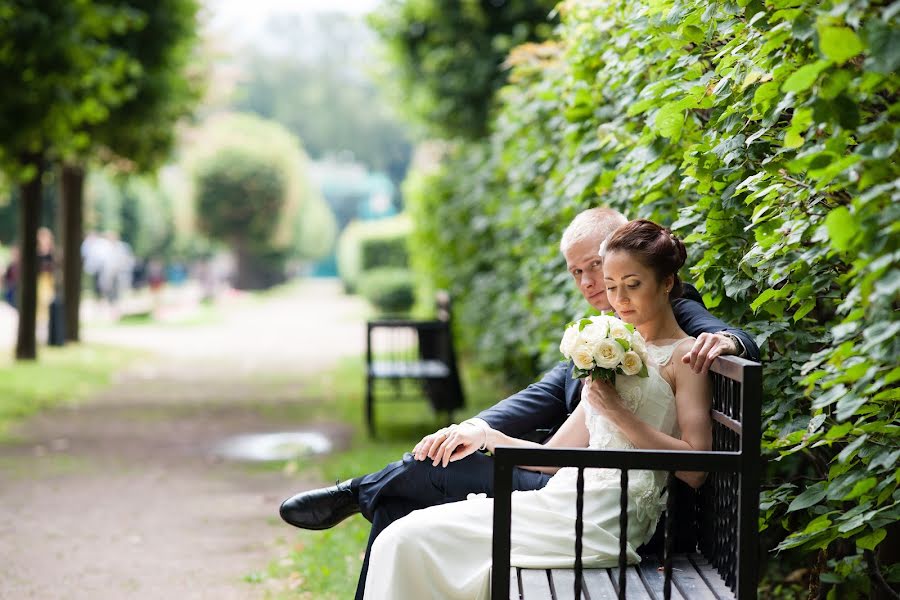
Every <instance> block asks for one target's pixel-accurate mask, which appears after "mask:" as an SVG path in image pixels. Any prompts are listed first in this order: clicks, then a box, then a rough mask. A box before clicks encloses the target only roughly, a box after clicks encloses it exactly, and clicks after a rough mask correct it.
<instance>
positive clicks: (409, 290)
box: [359, 267, 416, 315]
mask: <svg viewBox="0 0 900 600" xmlns="http://www.w3.org/2000/svg"><path fill="white" fill-rule="evenodd" d="M359 292H360V294H361V295H362V296H363V297H364V298H365V299H366V300H368V301H369V302H371V303H372V305H373V306H374V307H375V308H376V309H378V311H379V312H380V313H381V314H384V315H399V314H405V313H408V312H409V311H410V309H411V308H412V307H413V305H414V304H415V302H416V295H415V282H414V281H413V274H412V271H410V270H409V269H400V268H397V267H376V268H374V269H370V270H368V271H366V272H364V273H363V274H362V275H361V276H360V278H359Z"/></svg>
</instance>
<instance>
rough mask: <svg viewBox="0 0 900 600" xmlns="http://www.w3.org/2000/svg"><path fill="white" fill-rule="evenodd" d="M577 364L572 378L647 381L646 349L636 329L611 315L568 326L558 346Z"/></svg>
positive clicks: (582, 320)
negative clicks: (621, 377)
mask: <svg viewBox="0 0 900 600" xmlns="http://www.w3.org/2000/svg"><path fill="white" fill-rule="evenodd" d="M559 350H560V352H562V353H563V356H565V357H566V359H568V360H571V361H572V362H573V363H575V369H574V371H573V373H572V377H574V378H577V379H581V378H582V377H588V376H589V377H590V378H591V379H592V380H594V379H603V380H605V381H609V382H610V383H615V381H616V373H621V374H622V375H637V376H638V377H648V376H649V373H648V372H647V346H646V345H645V343H644V338H643V336H642V335H641V334H640V332H638V331H636V330H635V328H634V325H631V324H630V323H625V322H624V321H622V320H621V319H619V318H617V317H613V316H611V315H599V316H596V317H586V318H584V319H579V320H578V321H574V322H572V323H569V324H568V325H567V326H566V332H565V333H564V334H563V338H562V341H561V342H560V344H559Z"/></svg>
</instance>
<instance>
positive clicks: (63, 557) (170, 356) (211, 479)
mask: <svg viewBox="0 0 900 600" xmlns="http://www.w3.org/2000/svg"><path fill="white" fill-rule="evenodd" d="M361 314H362V308H361V306H360V305H359V304H358V303H357V302H356V301H354V300H352V299H347V298H345V297H343V296H341V295H340V294H339V292H338V290H337V288H336V286H334V285H330V284H327V283H315V284H312V283H310V284H305V285H303V286H301V287H300V288H299V289H297V290H293V291H292V292H291V293H288V294H283V295H278V296H275V297H272V298H270V299H267V300H265V301H247V300H244V301H238V302H231V303H230V304H229V306H228V307H227V308H226V309H224V310H223V318H222V320H221V321H219V322H216V323H214V324H212V323H211V324H209V325H192V326H188V327H176V326H172V325H163V326H154V325H140V326H134V327H131V328H128V327H102V328H96V329H90V328H88V329H87V330H86V332H85V337H86V339H88V340H90V341H101V342H105V343H113V344H119V345H127V346H133V347H140V348H145V349H148V350H151V351H154V352H157V353H158V358H157V359H154V360H153V361H151V362H147V363H144V364H140V365H136V366H135V367H133V368H131V369H129V370H128V371H127V372H125V373H122V374H120V376H119V377H118V378H117V381H116V382H115V384H114V385H113V386H112V387H111V388H110V389H108V390H105V391H104V392H103V393H101V394H99V395H97V396H96V397H94V398H92V399H91V400H90V401H89V402H87V403H85V404H84V405H82V406H81V407H78V408H68V409H58V410H54V411H51V412H48V413H45V414H42V415H39V416H37V417H35V418H32V419H30V420H28V421H27V422H25V423H24V424H22V426H21V427H19V428H18V429H17V430H16V431H15V432H14V433H15V434H16V436H17V438H18V441H17V442H15V443H12V444H6V445H0V598H2V599H11V600H12V599H15V600H18V599H20V598H40V599H42V600H52V599H63V598H65V599H67V600H68V599H82V598H84V599H91V600H102V599H116V600H118V599H123V598H138V599H143V598H147V599H151V598H152V599H157V598H159V599H164V600H180V599H182V598H211V599H212V598H215V599H230V598H261V597H264V596H265V595H266V591H267V590H266V587H265V585H260V584H253V583H249V582H247V581H246V580H245V577H247V576H248V575H250V574H252V573H254V572H257V571H261V570H263V569H264V568H265V566H266V565H267V564H268V563H269V562H270V561H271V560H273V559H274V558H275V557H276V555H277V552H276V547H277V541H278V540H279V538H284V537H286V536H287V535H288V534H289V533H290V530H289V529H287V526H285V525H283V524H282V523H281V521H280V520H279V519H278V517H277V507H278V503H279V502H280V500H281V499H282V498H284V497H285V496H287V495H288V494H290V493H293V492H295V491H297V490H299V489H301V488H304V487H312V486H314V485H317V484H318V483H320V482H317V481H314V480H310V479H308V478H307V479H303V478H302V476H294V477H291V478H289V477H286V476H285V475H283V474H281V473H274V472H266V471H263V470H260V469H251V468H248V467H247V466H246V465H243V464H236V463H232V462H228V461H223V460H222V459H220V458H218V457H217V456H216V454H215V452H214V448H215V446H216V445H217V444H218V443H220V442H221V441H222V440H223V439H225V438H227V437H228V436H230V435H234V434H238V433H253V432H268V431H282V430H285V429H287V428H293V429H315V430H318V431H321V432H324V433H326V434H327V435H329V436H330V437H331V438H332V439H333V440H334V441H335V442H336V443H337V444H338V445H339V446H340V445H342V444H344V443H346V440H347V436H348V435H349V431H348V430H347V428H346V426H344V425H342V424H340V423H333V422H317V423H305V424H304V423H296V422H290V420H289V418H288V415H289V414H291V413H290V407H291V405H292V404H291V403H296V402H297V401H298V398H302V397H303V389H302V388H303V385H302V383H301V382H302V380H303V377H304V376H305V375H308V374H310V373H315V372H316V371H317V370H318V369H321V368H323V367H327V366H329V365H333V364H335V362H336V361H338V360H340V358H341V357H342V356H353V355H356V356H358V355H359V353H360V352H361V351H362V347H363V340H364V330H363V329H362V327H361V325H360V316H361Z"/></svg>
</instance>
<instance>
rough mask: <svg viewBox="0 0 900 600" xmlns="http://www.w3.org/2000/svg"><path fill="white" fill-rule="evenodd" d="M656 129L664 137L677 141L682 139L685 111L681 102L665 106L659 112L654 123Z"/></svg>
mask: <svg viewBox="0 0 900 600" xmlns="http://www.w3.org/2000/svg"><path fill="white" fill-rule="evenodd" d="M653 123H654V128H655V129H656V131H657V132H658V133H659V134H660V135H661V136H663V137H666V138H669V139H670V140H672V141H676V140H678V139H679V138H680V137H681V129H682V128H683V127H684V109H683V108H682V105H681V103H680V102H669V103H668V104H664V105H663V106H662V107H660V109H659V110H658V111H656V117H655V119H654V121H653Z"/></svg>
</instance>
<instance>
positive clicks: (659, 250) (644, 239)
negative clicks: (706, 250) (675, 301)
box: [605, 219, 687, 298]
mask: <svg viewBox="0 0 900 600" xmlns="http://www.w3.org/2000/svg"><path fill="white" fill-rule="evenodd" d="M605 252H606V253H609V252H628V253H629V254H631V255H632V256H634V257H635V258H636V259H637V260H638V262H640V263H641V264H642V265H644V266H645V267H647V268H649V269H652V270H653V272H654V273H656V279H657V281H662V280H663V279H665V278H666V277H667V276H669V275H674V276H675V284H674V285H673V286H672V290H671V291H670V292H669V297H670V298H679V297H681V294H682V292H683V287H682V285H681V279H680V278H679V277H678V270H679V269H681V267H683V266H684V261H685V260H687V250H686V249H685V247H684V244H683V243H682V241H681V240H679V239H678V238H677V237H675V235H674V234H673V233H672V232H671V231H669V230H668V229H666V228H665V227H662V226H661V225H657V224H656V223H654V222H653V221H648V220H647V219H638V220H636V221H629V222H628V223H626V224H625V225H622V226H621V227H619V228H618V229H616V230H615V231H614V232H613V234H612V235H611V236H610V237H609V239H608V240H606V246H605Z"/></svg>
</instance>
